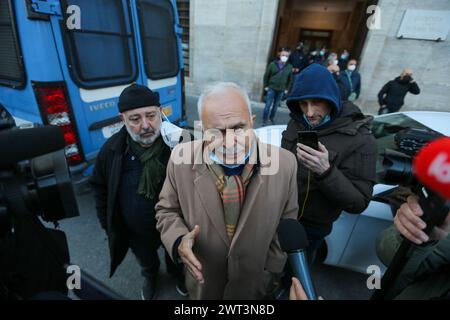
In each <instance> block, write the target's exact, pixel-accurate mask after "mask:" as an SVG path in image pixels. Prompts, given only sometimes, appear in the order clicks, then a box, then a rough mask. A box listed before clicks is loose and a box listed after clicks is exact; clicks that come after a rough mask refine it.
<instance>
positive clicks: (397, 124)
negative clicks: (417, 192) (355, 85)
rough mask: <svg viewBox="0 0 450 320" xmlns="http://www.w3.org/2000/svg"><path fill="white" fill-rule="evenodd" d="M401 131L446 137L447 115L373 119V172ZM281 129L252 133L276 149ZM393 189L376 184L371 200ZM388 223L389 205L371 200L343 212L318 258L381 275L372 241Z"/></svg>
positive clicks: (418, 113) (449, 126) (449, 128)
mask: <svg viewBox="0 0 450 320" xmlns="http://www.w3.org/2000/svg"><path fill="white" fill-rule="evenodd" d="M404 128H417V129H432V130H434V131H437V132H439V133H441V134H443V135H446V136H450V113H449V112H426V111H415V112H399V113H392V114H386V115H381V116H376V117H375V120H374V122H373V130H372V131H373V132H374V135H375V137H376V140H377V145H378V160H377V173H381V172H382V171H383V165H382V161H383V156H382V153H384V151H385V149H386V148H388V149H395V142H394V136H395V133H396V132H398V131H400V130H402V129H404ZM284 130H286V125H276V126H267V127H262V128H258V129H256V130H255V132H256V134H257V136H258V138H259V139H261V141H263V142H265V143H269V144H273V145H276V146H280V144H281V134H282V132H283V131H284ZM395 187H396V186H393V185H385V184H376V185H375V186H374V191H373V197H375V196H377V195H380V194H381V193H383V192H385V191H388V190H390V189H393V188H395ZM392 223H393V215H392V212H391V208H390V206H389V205H388V204H386V203H382V202H378V201H374V200H372V201H371V202H370V204H369V206H368V208H367V209H366V210H365V211H364V212H363V213H362V214H359V215H355V214H349V213H346V212H343V213H342V214H341V215H340V217H339V219H338V220H337V221H335V223H334V224H333V231H332V233H331V234H330V235H329V236H328V237H327V238H326V239H325V243H324V245H323V246H322V248H321V249H320V252H319V254H318V256H319V257H321V258H322V259H323V262H324V263H325V264H328V265H332V266H338V267H342V268H346V269H350V270H353V271H357V272H361V273H367V268H368V267H369V266H371V265H377V266H379V267H380V268H381V270H382V272H384V271H385V269H386V268H385V267H384V265H383V263H382V262H381V261H380V260H379V259H378V257H377V255H376V248H375V247H376V238H377V236H378V235H379V233H380V232H381V231H383V230H384V229H386V228H387V227H389V226H391V225H392Z"/></svg>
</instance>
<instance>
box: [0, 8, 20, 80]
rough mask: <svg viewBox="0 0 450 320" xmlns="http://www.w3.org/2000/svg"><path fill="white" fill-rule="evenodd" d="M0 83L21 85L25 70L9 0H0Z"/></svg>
mask: <svg viewBox="0 0 450 320" xmlns="http://www.w3.org/2000/svg"><path fill="white" fill-rule="evenodd" d="M0 84H2V85H6V86H10V87H22V86H23V85H24V84H25V70H24V67H23V63H22V54H21V52H20V46H19V41H18V38H17V32H16V24H15V19H14V11H13V6H12V2H11V1H10V0H7V1H0Z"/></svg>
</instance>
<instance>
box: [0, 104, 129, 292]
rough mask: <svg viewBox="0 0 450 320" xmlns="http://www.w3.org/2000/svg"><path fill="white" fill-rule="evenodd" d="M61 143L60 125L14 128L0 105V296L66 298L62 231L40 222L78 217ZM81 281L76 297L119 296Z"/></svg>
mask: <svg viewBox="0 0 450 320" xmlns="http://www.w3.org/2000/svg"><path fill="white" fill-rule="evenodd" d="M64 147H65V143H64V137H63V134H62V131H61V129H60V128H58V127H55V126H46V127H44V126H37V127H36V126H34V125H31V126H27V127H26V128H18V127H17V126H16V124H15V121H14V119H13V118H12V116H11V115H10V114H9V113H8V111H7V110H6V109H5V108H3V107H2V106H1V105H0V150H1V157H0V300H3V299H18V300H22V299H39V298H40V297H42V296H44V297H46V299H62V298H65V299H68V298H67V294H68V287H67V278H68V274H67V272H66V270H67V267H68V266H69V265H71V264H70V257H69V249H68V245H67V239H66V236H65V233H64V232H63V231H61V230H56V229H50V228H47V227H45V225H44V223H43V222H42V221H41V220H43V221H45V222H51V223H53V224H54V225H55V227H57V226H58V223H59V221H61V220H63V219H67V218H71V217H76V216H79V211H78V205H77V201H76V197H75V193H74V190H73V185H72V181H71V177H70V173H69V168H68V165H67V161H66V158H65V154H64ZM81 285H82V286H83V287H82V290H75V291H74V293H75V294H76V295H77V296H78V297H79V298H81V299H123V298H122V297H121V296H119V295H118V294H116V293H115V292H113V291H111V290H110V289H108V288H107V287H106V286H104V285H103V284H102V283H101V282H99V281H98V280H96V279H95V278H93V277H91V276H90V275H89V274H86V273H83V276H82V278H81Z"/></svg>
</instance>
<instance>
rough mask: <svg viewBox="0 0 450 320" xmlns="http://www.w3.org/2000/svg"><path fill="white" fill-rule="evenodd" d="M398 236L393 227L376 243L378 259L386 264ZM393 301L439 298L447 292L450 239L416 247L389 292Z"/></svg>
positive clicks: (449, 273)
mask: <svg viewBox="0 0 450 320" xmlns="http://www.w3.org/2000/svg"><path fill="white" fill-rule="evenodd" d="M401 241H402V237H401V236H400V233H399V232H398V231H397V230H396V229H395V227H394V226H392V227H390V228H388V229H387V230H385V231H384V232H383V233H382V234H381V236H380V238H379V239H378V241H377V253H378V256H379V258H380V260H381V261H382V262H383V263H384V264H385V265H389V263H390V262H391V260H392V258H393V257H394V255H395V253H396V252H397V249H398V247H399V246H400V244H401ZM393 293H394V295H395V297H391V298H395V299H401V300H417V299H419V300H428V299H439V298H443V297H445V296H447V295H448V294H449V293H450V236H448V237H447V238H445V239H443V240H441V241H439V242H435V243H432V244H429V245H426V246H417V247H416V249H415V251H414V253H413V254H412V256H411V258H410V259H409V261H408V263H407V264H406V266H405V267H404V269H403V272H402V274H401V276H400V277H399V279H398V281H397V283H396V286H395V289H394V291H393Z"/></svg>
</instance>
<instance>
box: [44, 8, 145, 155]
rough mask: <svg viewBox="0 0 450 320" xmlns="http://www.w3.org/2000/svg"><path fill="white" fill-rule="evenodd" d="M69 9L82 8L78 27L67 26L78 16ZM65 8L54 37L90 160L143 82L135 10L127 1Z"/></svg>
mask: <svg viewBox="0 0 450 320" xmlns="http://www.w3.org/2000/svg"><path fill="white" fill-rule="evenodd" d="M70 6H77V8H79V13H80V28H79V29H76V28H70V29H69V27H68V26H67V23H66V22H67V21H68V19H69V18H70V17H71V15H72V14H73V13H74V12H77V11H71V10H70V8H71V7H70ZM68 8H69V10H68ZM72 8H73V7H72ZM61 9H62V10H61V11H62V12H63V15H64V19H62V20H60V19H59V20H53V21H52V23H53V27H54V30H55V39H56V42H57V44H58V51H59V56H60V59H61V66H62V69H63V73H64V78H65V80H66V86H67V92H68V94H69V96H70V102H71V105H72V111H73V114H74V117H75V119H76V125H77V129H78V130H77V131H78V135H79V138H80V141H81V145H82V149H83V153H84V156H85V160H87V161H88V162H92V160H93V159H94V158H95V156H96V155H97V153H98V151H99V149H100V148H101V147H102V145H103V143H104V142H105V141H106V140H107V139H108V138H110V137H111V136H112V135H113V134H114V133H116V132H117V131H118V130H119V129H120V128H121V126H122V124H121V123H120V119H119V117H118V107H117V103H118V97H119V95H120V93H121V92H122V91H123V89H124V88H125V87H127V86H128V85H130V84H131V83H133V82H138V83H143V79H142V78H140V75H139V66H138V58H137V50H136V45H135V39H134V37H135V35H134V30H133V22H132V15H131V7H130V4H129V1H127V0H96V1H92V0H61ZM67 12H69V13H67Z"/></svg>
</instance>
